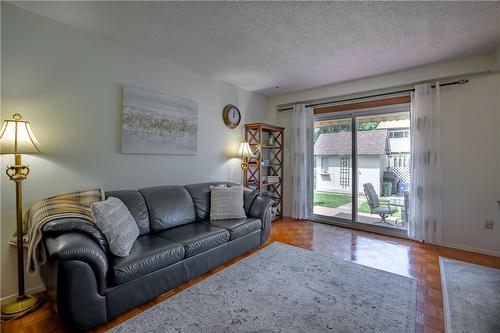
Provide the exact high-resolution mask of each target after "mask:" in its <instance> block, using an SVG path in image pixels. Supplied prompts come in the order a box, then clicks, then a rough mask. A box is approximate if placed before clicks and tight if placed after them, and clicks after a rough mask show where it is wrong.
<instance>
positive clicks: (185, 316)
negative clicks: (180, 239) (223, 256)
mask: <svg viewBox="0 0 500 333" xmlns="http://www.w3.org/2000/svg"><path fill="white" fill-rule="evenodd" d="M416 299H417V282H416V280H415V279H413V278H409V277H404V276H401V275H396V274H392V273H388V272H385V271H381V270H377V269H373V268H369V267H365V266H361V265H358V264H356V263H353V262H349V261H344V260H341V259H338V258H334V257H327V256H324V255H321V254H318V253H315V252H311V251H308V250H304V249H301V248H297V247H292V246H288V245H285V244H282V243H273V244H271V245H269V246H267V247H265V248H264V249H262V250H261V251H259V252H257V253H255V254H253V255H251V256H249V257H247V258H245V259H243V260H242V261H240V262H238V263H236V264H234V265H232V266H231V267H228V268H227V269H225V270H223V271H221V272H219V273H217V274H215V275H212V276H210V277H209V278H207V279H206V280H203V281H202V282H200V283H198V284H196V285H194V286H192V287H190V288H189V289H186V290H184V291H182V292H180V293H179V294H176V295H175V296H173V297H172V298H170V299H167V300H165V301H164V302H162V303H160V304H158V305H156V306H154V307H152V308H150V309H148V310H146V311H145V312H143V313H141V314H139V315H137V316H136V317H134V318H131V319H129V320H128V321H126V322H124V323H122V324H121V325H119V326H117V327H115V328H113V329H111V330H110V332H115V333H117V332H126V333H129V332H327V331H328V332H384V333H389V332H397V333H403V332H415V317H416Z"/></svg>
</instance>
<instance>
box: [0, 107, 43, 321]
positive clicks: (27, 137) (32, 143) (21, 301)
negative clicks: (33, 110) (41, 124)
mask: <svg viewBox="0 0 500 333" xmlns="http://www.w3.org/2000/svg"><path fill="white" fill-rule="evenodd" d="M21 119H22V116H21V115H20V114H19V113H16V114H14V115H13V116H12V119H11V120H5V121H4V123H3V126H2V129H1V130H0V153H1V154H14V158H15V161H14V165H11V166H8V167H7V170H6V173H7V176H9V178H10V180H13V181H14V182H15V184H16V225H17V229H16V232H17V235H16V238H17V283H18V291H19V292H18V297H17V300H15V301H13V302H10V303H7V304H5V305H3V306H2V320H6V319H13V318H18V317H21V316H23V315H25V314H27V313H29V312H32V311H34V310H36V309H37V308H38V307H39V306H40V305H41V303H42V299H41V298H40V297H39V296H37V295H27V294H26V292H25V290H24V258H23V254H24V253H23V191H22V190H23V189H22V185H23V180H25V179H26V177H27V176H28V173H29V171H30V169H29V167H28V166H27V165H23V164H22V162H21V154H34V153H35V154H36V153H39V152H40V149H39V148H38V147H39V145H40V144H39V143H38V141H37V139H36V138H35V135H34V134H33V131H32V130H31V126H30V123H29V122H27V121H24V120H21Z"/></svg>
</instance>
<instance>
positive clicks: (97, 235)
mask: <svg viewBox="0 0 500 333" xmlns="http://www.w3.org/2000/svg"><path fill="white" fill-rule="evenodd" d="M42 232H43V235H44V236H45V237H47V236H50V237H53V238H55V237H56V236H59V235H62V234H65V233H68V232H81V233H83V234H85V235H86V236H88V237H90V238H91V239H93V240H94V241H96V242H97V244H99V246H100V247H101V248H102V249H103V250H104V253H108V252H109V245H108V241H107V240H106V236H104V234H103V233H102V232H101V230H100V229H99V228H98V227H97V225H95V224H94V223H91V222H89V221H87V220H84V219H81V218H76V217H65V218H60V219H55V220H51V221H49V222H47V223H45V224H44V225H43V227H42Z"/></svg>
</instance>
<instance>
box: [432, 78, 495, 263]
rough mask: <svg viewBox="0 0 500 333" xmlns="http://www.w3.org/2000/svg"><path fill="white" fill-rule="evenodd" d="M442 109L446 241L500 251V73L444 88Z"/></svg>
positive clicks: (444, 238) (444, 235)
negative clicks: (488, 222) (490, 223)
mask: <svg viewBox="0 0 500 333" xmlns="http://www.w3.org/2000/svg"><path fill="white" fill-rule="evenodd" d="M441 109H442V127H441V130H442V133H441V134H442V138H441V140H442V150H443V153H442V160H443V184H444V188H443V191H444V203H443V213H444V226H443V242H444V243H447V244H451V245H458V246H463V247H466V248H471V249H476V250H486V251H494V252H496V253H497V254H498V255H500V210H499V206H498V205H497V203H496V200H500V73H499V74H495V75H489V76H484V77H480V78H476V79H474V80H471V82H470V83H469V84H468V85H465V86H462V87H454V88H446V87H445V88H443V89H442V91H441ZM487 218H490V219H493V220H495V227H494V230H485V229H484V220H485V219H487Z"/></svg>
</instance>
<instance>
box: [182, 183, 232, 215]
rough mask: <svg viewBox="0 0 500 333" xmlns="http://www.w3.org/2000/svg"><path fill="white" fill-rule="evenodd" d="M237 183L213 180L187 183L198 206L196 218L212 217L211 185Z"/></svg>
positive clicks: (195, 205)
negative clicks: (210, 181)
mask: <svg viewBox="0 0 500 333" xmlns="http://www.w3.org/2000/svg"><path fill="white" fill-rule="evenodd" d="M235 185H237V184H235V183H229V182H213V183H199V184H191V185H186V186H184V188H185V189H186V190H187V191H188V192H189V194H190V195H191V198H192V199H193V203H194V207H195V208H196V220H198V221H199V220H207V219H209V218H210V186H235Z"/></svg>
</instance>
